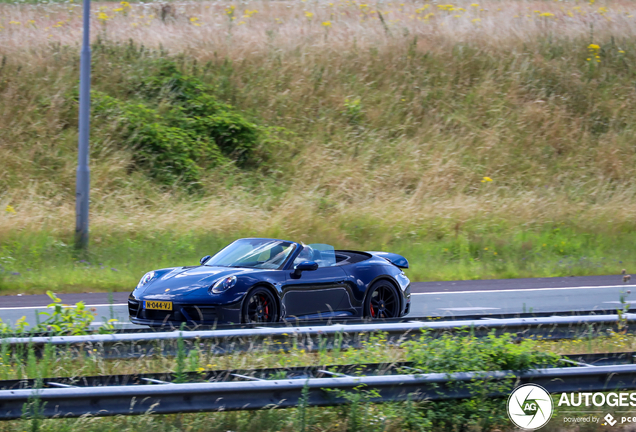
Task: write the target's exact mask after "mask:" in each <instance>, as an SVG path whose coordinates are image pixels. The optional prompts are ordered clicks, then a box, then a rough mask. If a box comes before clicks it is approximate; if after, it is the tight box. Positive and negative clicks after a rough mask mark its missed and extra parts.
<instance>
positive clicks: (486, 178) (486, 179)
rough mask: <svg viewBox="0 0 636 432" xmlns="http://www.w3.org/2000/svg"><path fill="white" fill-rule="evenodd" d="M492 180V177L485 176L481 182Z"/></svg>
mask: <svg viewBox="0 0 636 432" xmlns="http://www.w3.org/2000/svg"><path fill="white" fill-rule="evenodd" d="M491 181H492V179H491V178H490V177H484V178H483V179H482V180H481V182H482V183H486V182H491Z"/></svg>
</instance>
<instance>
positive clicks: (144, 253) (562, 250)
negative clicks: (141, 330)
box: [0, 227, 636, 294]
mask: <svg viewBox="0 0 636 432" xmlns="http://www.w3.org/2000/svg"><path fill="white" fill-rule="evenodd" d="M369 231H370V232H369V233H368V234H365V232H364V230H362V229H361V230H360V231H359V236H360V237H359V238H355V237H354V238H349V239H347V241H346V242H343V243H342V244H339V243H337V242H334V243H335V245H336V246H337V247H341V248H343V249H346V248H349V247H359V248H361V249H364V250H385V251H391V252H395V253H399V254H403V255H404V256H405V257H407V259H408V260H409V262H410V265H411V267H410V269H409V270H407V274H408V276H409V277H410V278H411V280H413V281H434V280H460V279H492V278H518V277H550V276H584V275H599V274H615V275H619V274H620V272H621V270H622V269H623V268H634V267H635V266H636V249H634V248H633V247H632V245H633V244H634V242H635V241H636V233H628V234H625V235H622V236H619V237H608V236H604V235H600V234H597V235H592V234H589V233H577V232H576V231H574V230H572V229H565V228H553V229H550V230H546V229H545V228H544V229H543V230H539V231H526V230H518V229H515V228H512V227H511V228H508V229H507V230H504V231H494V232H487V231H485V232H480V233H479V234H463V233H462V234H458V235H457V236H453V235H450V234H447V235H444V236H443V237H442V238H441V239H439V240H435V239H426V240H422V238H421V237H419V236H417V235H416V234H415V235H413V236H412V237H410V236H405V238H400V239H394V240H392V241H391V240H389V241H385V240H382V239H378V240H374V239H373V237H374V236H373V234H374V231H373V228H369ZM266 234H268V233H256V232H251V233H250V232H245V233H240V232H239V233H237V234H236V235H237V236H239V235H245V236H251V235H266ZM271 234H272V235H276V234H277V233H271ZM367 235H368V236H369V237H368V238H365V237H366V236H367ZM234 238H235V237H234V236H229V235H228V236H224V237H222V236H219V235H218V234H205V233H196V232H190V233H187V232H186V233H183V232H177V233H170V232H167V233H166V232H159V233H152V232H150V233H137V234H134V235H130V234H119V235H118V234H113V233H106V234H100V233H94V234H93V245H92V246H91V249H90V251H89V253H88V254H81V253H78V252H77V251H76V250H75V249H74V247H73V245H72V241H73V240H72V238H62V239H60V238H59V236H57V235H54V234H51V233H46V232H38V233H28V232H22V233H17V234H15V235H12V236H7V237H5V238H4V240H3V242H2V245H1V246H0V265H1V266H2V270H3V271H2V273H0V293H3V294H11V293H28V294H35V293H44V292H46V291H47V290H53V291H54V292H56V293H64V292H100V291H102V292H106V291H127V290H132V289H133V288H134V287H135V285H136V284H137V282H138V281H139V279H140V278H141V276H143V274H144V273H145V272H147V271H150V270H153V269H158V268H164V267H176V266H185V265H196V264H198V261H199V259H200V258H201V257H202V256H204V255H208V254H214V253H215V252H217V251H218V250H220V249H221V248H222V247H223V246H225V245H226V244H228V243H229V242H231V241H233V240H234ZM16 273H17V274H16ZM616 280H617V283H618V282H619V281H620V277H619V276H617V278H616Z"/></svg>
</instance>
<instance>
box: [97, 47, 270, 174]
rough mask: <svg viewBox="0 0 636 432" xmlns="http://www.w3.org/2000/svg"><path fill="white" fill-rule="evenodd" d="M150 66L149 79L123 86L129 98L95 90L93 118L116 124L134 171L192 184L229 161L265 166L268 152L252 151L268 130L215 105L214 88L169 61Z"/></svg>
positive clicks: (252, 166)
mask: <svg viewBox="0 0 636 432" xmlns="http://www.w3.org/2000/svg"><path fill="white" fill-rule="evenodd" d="M129 49H130V48H129ZM132 49H134V47H132ZM98 52H99V51H98ZM149 63H150V64H149V65H146V68H145V69H146V70H147V71H148V72H149V75H148V76H143V77H138V78H139V79H138V80H131V81H127V82H126V85H127V86H128V88H125V89H123V90H124V91H125V92H126V93H127V94H128V99H127V100H121V99H118V98H117V97H113V96H109V95H108V94H106V93H104V92H99V91H96V92H93V112H94V115H95V116H97V117H98V118H100V119H101V121H103V122H116V126H115V127H116V128H118V129H120V133H121V135H120V138H121V139H122V141H123V142H124V143H125V144H126V145H128V146H130V147H131V148H132V150H133V162H134V165H133V168H134V167H141V168H144V169H145V170H147V172H148V173H149V174H150V175H151V176H152V177H154V178H155V179H156V180H158V181H159V182H160V183H162V184H166V185H173V184H175V183H177V182H181V183H184V184H186V185H190V186H192V185H198V182H199V181H200V179H201V172H202V171H205V170H209V169H210V168H215V167H219V166H221V165H225V164H228V163H230V162H232V163H235V164H236V166H237V167H238V168H256V167H258V166H259V164H260V163H261V162H263V160H262V159H259V157H260V158H266V157H267V148H263V147H261V148H260V150H261V152H260V154H258V155H257V154H256V153H257V149H258V147H259V144H260V143H262V142H263V140H264V138H265V137H266V136H267V135H268V133H269V130H268V129H267V128H263V127H261V126H258V125H256V124H255V123H252V122H250V121H248V120H247V119H246V118H245V117H244V116H243V115H242V114H241V113H239V112H238V111H237V110H236V109H235V108H233V107H232V106H231V105H228V104H226V103H222V102H219V101H218V100H217V99H216V98H215V97H214V96H213V95H212V93H213V91H214V89H213V88H212V86H210V85H209V84H205V83H204V82H202V81H201V79H199V78H197V77H195V76H192V75H187V74H185V73H183V72H181V71H180V70H179V68H178V67H177V64H176V63H175V62H174V61H173V60H171V59H168V58H158V59H156V60H153V61H150V62H149Z"/></svg>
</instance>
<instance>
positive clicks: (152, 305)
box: [144, 300, 172, 310]
mask: <svg viewBox="0 0 636 432" xmlns="http://www.w3.org/2000/svg"><path fill="white" fill-rule="evenodd" d="M144 307H145V308H146V309H154V310H172V302H165V301H150V300H146V301H144Z"/></svg>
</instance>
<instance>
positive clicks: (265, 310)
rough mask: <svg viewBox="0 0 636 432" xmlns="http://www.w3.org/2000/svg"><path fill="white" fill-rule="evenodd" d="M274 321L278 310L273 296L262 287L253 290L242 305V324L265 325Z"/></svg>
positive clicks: (276, 318)
mask: <svg viewBox="0 0 636 432" xmlns="http://www.w3.org/2000/svg"><path fill="white" fill-rule="evenodd" d="M276 320H278V308H277V307H276V300H275V299H274V295H273V294H272V293H271V291H270V290H268V289H267V288H264V287H258V288H255V289H253V290H252V291H251V292H250V293H249V294H248V295H247V298H246V299H245V303H244V304H243V322H244V323H265V322H274V321H276Z"/></svg>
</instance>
